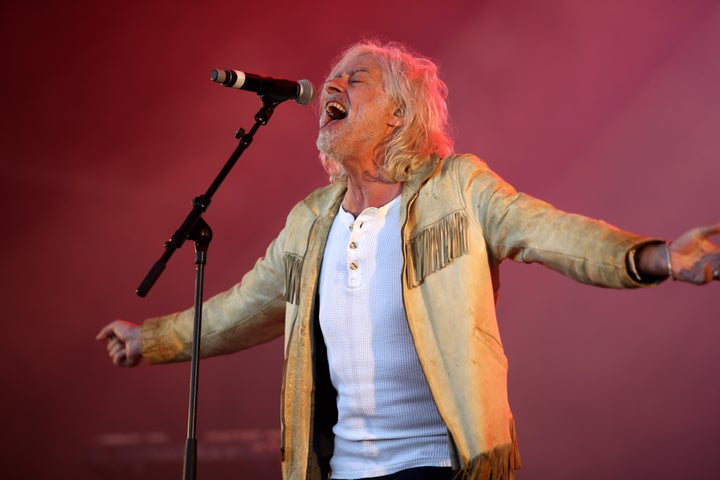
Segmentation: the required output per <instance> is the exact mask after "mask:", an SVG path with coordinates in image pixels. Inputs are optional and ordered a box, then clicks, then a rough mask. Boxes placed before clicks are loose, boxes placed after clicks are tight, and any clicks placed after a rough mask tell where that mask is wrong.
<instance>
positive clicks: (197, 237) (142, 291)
mask: <svg viewBox="0 0 720 480" xmlns="http://www.w3.org/2000/svg"><path fill="white" fill-rule="evenodd" d="M261 99H262V105H263V106H262V108H261V109H260V110H259V111H258V113H257V114H256V115H255V124H254V125H253V127H252V128H251V129H250V131H249V132H247V133H246V132H245V130H243V129H242V128H241V129H239V130H238V131H237V132H236V134H235V138H237V139H239V140H240V142H239V144H238V146H237V148H235V151H234V152H233V153H232V155H230V158H228V160H227V162H226V163H225V165H224V166H223V168H222V169H221V170H220V173H218V175H217V177H215V180H214V181H213V183H212V184H211V185H210V188H208V190H207V192H205V194H203V195H200V196H199V197H196V198H195V199H194V200H193V204H192V205H193V208H192V210H191V211H190V213H189V214H188V216H187V218H186V219H185V221H184V222H183V223H182V225H181V226H180V228H179V229H178V230H177V231H176V232H175V233H174V234H173V236H172V238H170V240H168V241H167V242H165V252H163V254H162V256H161V257H160V259H159V260H158V261H157V262H155V264H154V265H153V266H152V268H151V269H150V271H149V272H148V273H147V275H146V276H145V279H144V280H143V281H142V283H140V286H139V287H138V288H137V290H136V293H137V294H138V295H139V296H140V297H145V296H146V295H147V294H148V292H149V291H150V289H151V288H152V287H153V285H154V284H155V282H156V281H157V279H158V278H160V275H161V274H162V272H163V271H164V270H165V267H166V265H167V262H168V260H170V257H172V255H173V253H175V250H177V249H178V248H180V247H182V245H183V243H184V242H185V240H186V239H190V240H192V241H193V242H195V252H196V253H195V266H196V267H195V271H196V274H195V302H194V308H195V316H194V324H193V346H192V353H191V358H190V363H191V367H190V402H189V409H188V410H189V411H188V433H187V435H188V436H187V441H186V444H185V462H184V467H183V479H185V480H194V479H195V478H196V475H197V436H196V431H195V426H196V423H197V396H198V377H199V365H200V333H201V331H202V302H203V283H204V272H205V263H206V261H207V251H208V247H209V245H210V241H211V240H212V230H211V229H210V226H209V225H208V224H207V223H206V222H205V220H203V218H202V214H203V213H204V212H205V210H207V208H208V206H209V205H210V201H211V200H212V197H213V195H214V194H215V192H216V191H217V189H218V188H219V187H220V185H221V184H222V182H223V181H224V180H225V177H227V175H228V174H229V173H230V170H232V168H233V166H235V163H236V162H237V160H238V159H239V158H240V156H241V155H242V154H243V152H244V151H245V149H247V147H248V146H249V145H250V144H251V143H252V141H253V138H254V136H255V133H256V132H257V131H258V129H259V128H260V127H261V126H262V125H266V124H267V123H268V121H269V120H270V117H271V116H272V114H273V112H274V111H275V107H276V106H277V105H278V104H279V103H280V102H281V101H282V100H278V99H277V98H273V97H270V96H268V95H263V96H261Z"/></svg>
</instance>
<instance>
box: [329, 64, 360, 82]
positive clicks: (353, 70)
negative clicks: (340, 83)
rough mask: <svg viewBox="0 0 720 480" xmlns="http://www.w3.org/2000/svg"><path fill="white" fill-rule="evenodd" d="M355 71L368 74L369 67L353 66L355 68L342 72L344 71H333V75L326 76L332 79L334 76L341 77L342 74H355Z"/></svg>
mask: <svg viewBox="0 0 720 480" xmlns="http://www.w3.org/2000/svg"><path fill="white" fill-rule="evenodd" d="M356 73H368V74H369V73H370V69H369V68H367V67H355V68H351V69H350V70H348V71H347V72H344V73H343V72H337V73H335V74H334V75H332V76H330V77H328V79H327V80H332V79H334V78H340V77H342V76H343V75H345V74H347V75H348V76H349V77H352V76H353V75H355V74H356Z"/></svg>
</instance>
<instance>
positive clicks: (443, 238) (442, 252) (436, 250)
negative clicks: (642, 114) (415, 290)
mask: <svg viewBox="0 0 720 480" xmlns="http://www.w3.org/2000/svg"><path fill="white" fill-rule="evenodd" d="M467 253H468V219H467V216H466V215H465V212H462V211H457V212H453V213H451V214H450V215H448V216H446V217H444V218H442V219H440V220H439V221H437V222H435V223H433V224H432V225H429V226H428V227H426V228H425V229H423V230H422V231H420V232H419V233H418V234H417V235H415V237H413V238H412V239H410V265H409V268H408V279H407V281H408V285H409V286H410V287H411V288H412V287H417V286H418V285H420V284H421V283H422V282H423V281H424V280H425V278H426V277H427V276H428V275H430V274H432V273H435V272H437V271H438V270H441V269H443V268H445V267H446V266H447V265H448V264H449V263H450V262H452V261H453V260H454V259H456V258H458V257H461V256H463V255H465V254H467Z"/></svg>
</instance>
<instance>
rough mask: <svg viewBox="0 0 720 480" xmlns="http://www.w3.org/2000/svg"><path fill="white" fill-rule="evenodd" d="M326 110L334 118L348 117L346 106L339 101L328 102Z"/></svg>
mask: <svg viewBox="0 0 720 480" xmlns="http://www.w3.org/2000/svg"><path fill="white" fill-rule="evenodd" d="M325 111H326V112H327V114H328V116H329V117H330V118H331V119H333V120H338V119H341V118H345V117H347V110H345V107H343V106H342V105H340V104H339V103H338V102H328V104H327V105H325Z"/></svg>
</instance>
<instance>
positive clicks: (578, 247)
mask: <svg viewBox="0 0 720 480" xmlns="http://www.w3.org/2000/svg"><path fill="white" fill-rule="evenodd" d="M345 188H346V187H345V185H344V184H332V185H329V186H327V187H324V188H320V189H318V190H316V191H315V192H313V193H312V194H311V195H309V196H308V197H307V198H306V199H305V200H303V201H302V202H300V203H298V204H297V205H296V206H295V208H294V209H293V210H292V212H291V213H290V215H289V216H288V219H287V223H286V225H285V228H284V229H283V230H282V231H281V233H280V234H279V236H278V237H277V238H276V239H275V240H274V241H273V242H272V243H271V244H270V246H269V247H268V250H267V252H266V256H265V257H264V258H262V259H260V260H258V262H257V263H256V265H255V267H254V268H253V270H251V271H250V272H249V273H247V274H246V275H245V277H243V279H242V282H241V283H240V284H238V285H236V286H235V287H233V288H232V289H230V290H228V291H227V292H225V293H222V294H220V295H217V296H215V297H213V298H212V299H210V300H208V301H207V302H206V303H205V306H204V309H203V336H202V342H201V347H202V350H201V351H202V355H203V356H210V355H219V354H226V353H230V352H234V351H237V350H240V349H243V348H247V347H250V346H252V345H256V344H258V343H262V342H265V341H268V340H271V339H273V338H276V337H278V336H280V335H282V334H283V332H284V334H285V367H284V374H283V389H282V432H283V433H282V442H283V449H282V456H283V475H284V478H285V479H288V480H291V479H292V480H301V479H319V478H322V474H321V469H320V464H321V463H322V462H321V460H320V459H319V458H318V455H317V452H316V451H315V450H316V448H314V447H313V445H315V443H316V442H315V438H314V434H316V432H315V431H314V429H313V425H314V423H313V422H314V419H315V417H316V416H320V415H324V414H325V413H326V412H325V410H326V408H323V411H316V410H317V409H316V406H317V405H318V402H317V401H316V400H317V399H316V398H314V394H315V393H316V388H315V387H316V385H315V384H314V378H315V371H314V363H313V351H314V345H313V339H314V338H315V336H314V333H313V330H314V326H315V322H314V319H315V316H316V312H317V304H316V298H317V297H316V295H317V283H318V282H317V280H318V275H319V273H320V265H321V262H322V258H323V251H324V247H325V241H326V238H327V235H328V232H329V229H330V226H331V225H332V223H333V220H334V217H335V215H336V212H337V210H338V208H339V205H340V203H341V201H342V197H343V194H344V192H345ZM400 221H401V223H400V224H401V226H402V239H403V255H404V267H403V278H402V282H403V298H404V303H405V309H406V312H407V317H408V322H409V326H410V331H411V332H412V335H413V339H414V342H415V345H416V348H417V353H418V356H419V359H420V363H421V365H422V367H423V370H424V372H425V374H426V377H427V380H428V384H429V385H430V390H431V391H432V394H433V396H434V398H435V401H436V403H437V406H438V409H439V411H440V414H441V416H442V418H443V420H444V421H445V423H446V425H447V428H448V439H449V446H450V448H451V452H452V453H453V456H454V458H455V462H456V467H457V468H459V469H463V470H464V471H465V473H466V474H467V478H473V479H475V478H477V479H480V478H482V479H499V478H512V477H513V473H512V472H513V470H514V469H515V468H518V467H519V465H520V458H519V455H518V451H517V442H516V438H515V430H514V424H513V418H512V414H511V412H510V408H509V406H508V401H507V384H506V376H507V359H506V357H505V354H504V352H503V346H502V343H501V341H500V334H499V331H498V324H497V321H496V318H495V298H496V295H497V289H498V266H499V264H500V262H501V261H502V260H503V259H506V258H510V259H513V260H516V261H521V262H526V263H530V262H538V263H542V264H543V265H546V266H547V267H549V268H552V269H554V270H557V271H559V272H561V273H563V274H565V275H567V276H569V277H571V278H573V279H575V280H578V281H580V282H585V283H590V284H594V285H601V286H606V287H615V288H624V287H635V286H640V284H638V283H637V282H635V281H634V280H633V279H632V278H631V277H630V276H629V275H628V272H627V268H626V257H627V255H628V252H629V251H630V249H632V248H633V247H635V246H637V245H638V244H640V243H643V242H646V241H648V240H650V239H648V238H645V237H640V236H636V235H633V234H629V233H626V232H621V231H619V230H617V229H616V228H614V227H611V226H609V225H607V224H606V223H604V222H601V221H597V220H591V219H587V218H585V217H581V216H578V215H573V214H568V213H565V212H561V211H558V210H556V209H554V208H553V207H551V206H550V205H548V204H547V203H544V202H541V201H539V200H537V199H534V198H532V197H529V196H527V195H525V194H522V193H518V192H516V191H515V190H514V189H513V188H512V187H511V186H510V185H508V184H507V183H505V182H504V181H503V180H502V179H500V178H499V177H497V176H496V175H495V174H494V173H493V172H492V171H491V170H489V169H488V167H487V166H486V165H485V164H484V163H483V162H482V161H480V160H479V159H477V158H476V157H473V156H470V155H464V156H453V157H449V158H447V159H445V160H444V161H442V162H439V161H434V162H431V163H430V164H427V165H425V166H424V167H422V168H421V169H419V170H418V171H417V172H415V173H414V174H413V176H412V177H411V179H410V180H409V181H408V182H406V183H405V185H404V187H403V191H402V197H401V219H400ZM191 341H192V311H191V310H189V311H186V312H182V313H178V314H174V315H170V316H166V317H160V318H157V319H151V320H148V321H146V322H145V323H144V324H143V329H142V343H143V355H144V357H145V358H146V360H147V361H148V362H149V363H163V362H171V361H179V360H187V359H188V358H189V356H190V345H191ZM325 453H327V452H325Z"/></svg>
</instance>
